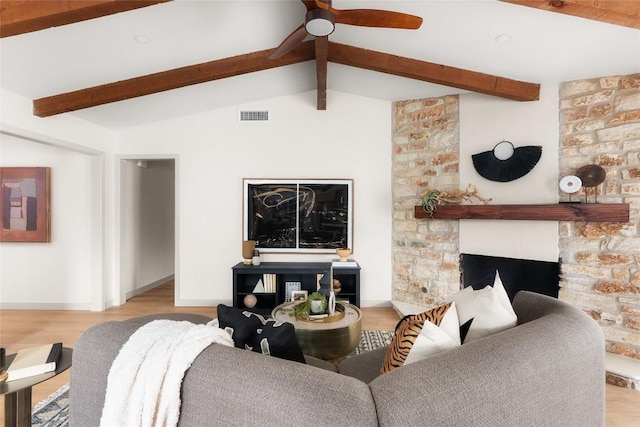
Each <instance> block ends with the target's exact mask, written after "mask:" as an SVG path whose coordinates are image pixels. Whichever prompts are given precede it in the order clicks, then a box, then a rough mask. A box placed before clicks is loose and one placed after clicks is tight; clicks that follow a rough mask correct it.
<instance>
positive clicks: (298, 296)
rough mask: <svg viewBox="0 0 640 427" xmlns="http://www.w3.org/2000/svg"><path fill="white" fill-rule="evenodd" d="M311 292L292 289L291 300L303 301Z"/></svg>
mask: <svg viewBox="0 0 640 427" xmlns="http://www.w3.org/2000/svg"><path fill="white" fill-rule="evenodd" d="M307 295H309V293H308V292H307V291H291V301H293V302H302V301H305V300H306V299H307Z"/></svg>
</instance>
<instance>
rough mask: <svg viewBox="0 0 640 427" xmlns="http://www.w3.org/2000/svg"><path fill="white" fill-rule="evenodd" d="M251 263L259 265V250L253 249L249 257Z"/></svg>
mask: <svg viewBox="0 0 640 427" xmlns="http://www.w3.org/2000/svg"><path fill="white" fill-rule="evenodd" d="M251 263H252V264H253V265H260V251H259V250H257V249H256V250H254V251H253V258H251Z"/></svg>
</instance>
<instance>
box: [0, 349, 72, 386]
mask: <svg viewBox="0 0 640 427" xmlns="http://www.w3.org/2000/svg"><path fill="white" fill-rule="evenodd" d="M61 354H62V343H61V342H58V343H55V344H47V345H41V346H38V347H31V348H25V349H23V350H20V351H19V352H18V353H17V354H16V356H15V357H14V359H13V361H12V362H11V364H10V365H9V367H8V368H7V381H15V380H21V379H23V378H27V377H31V376H34V375H40V374H45V373H47V372H51V371H55V370H56V365H57V363H58V360H59V359H60V355H61Z"/></svg>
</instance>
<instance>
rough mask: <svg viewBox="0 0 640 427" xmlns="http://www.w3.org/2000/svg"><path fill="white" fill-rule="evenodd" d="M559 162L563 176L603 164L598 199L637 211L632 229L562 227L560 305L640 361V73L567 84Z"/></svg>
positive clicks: (607, 225) (564, 224)
mask: <svg viewBox="0 0 640 427" xmlns="http://www.w3.org/2000/svg"><path fill="white" fill-rule="evenodd" d="M559 158H560V164H559V167H560V174H561V175H562V174H565V175H573V174H575V172H576V169H577V168H579V167H580V166H583V165H588V164H597V165H600V166H602V167H603V168H604V169H605V171H606V174H607V176H606V180H605V182H604V184H603V185H602V186H601V187H600V188H599V189H598V201H599V202H609V203H622V202H624V203H629V205H630V208H631V209H630V211H631V217H630V222H629V223H625V224H620V223H580V222H561V223H560V242H559V245H560V258H561V262H562V264H561V283H560V285H561V290H560V299H562V300H565V301H568V302H569V303H571V304H573V305H576V306H579V307H581V308H582V309H583V310H585V311H586V312H587V313H588V314H590V315H591V316H592V317H593V318H594V319H595V320H596V321H598V322H599V323H600V325H601V326H602V329H603V330H604V333H605V339H606V346H607V351H609V352H612V353H617V354H621V355H624V356H628V357H632V358H635V359H639V360H640V233H639V229H640V74H635V75H629V76H614V77H603V78H596V79H588V80H578V81H573V82H567V83H564V84H562V85H561V86H560V155H559ZM591 191H592V192H593V189H591ZM579 194H580V196H581V200H584V192H583V190H581V191H580V193H579ZM591 194H592V195H591V196H590V198H589V201H594V195H593V193H591ZM561 197H562V196H561Z"/></svg>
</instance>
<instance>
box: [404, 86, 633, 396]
mask: <svg viewBox="0 0 640 427" xmlns="http://www.w3.org/2000/svg"><path fill="white" fill-rule="evenodd" d="M552 89H553V96H557V100H556V101H555V102H553V103H551V107H549V106H548V105H549V104H547V107H546V108H547V109H548V110H553V109H555V112H554V111H552V112H554V116H555V122H554V123H555V124H554V123H552V124H553V125H554V126H556V128H555V129H556V130H555V132H553V133H554V134H555V137H554V139H555V140H557V144H555V143H554V144H555V145H549V147H545V149H544V151H543V155H549V152H550V151H551V152H553V151H556V150H557V151H556V152H557V159H558V164H557V169H556V171H555V172H554V173H547V174H546V175H553V176H545V177H544V182H542V181H541V182H539V185H540V188H541V190H540V189H538V188H536V189H534V191H531V192H530V194H529V195H530V196H531V197H535V195H536V193H537V192H538V191H546V192H547V193H551V194H552V196H553V198H554V201H551V202H550V201H545V202H543V203H555V202H557V201H558V200H559V199H560V198H561V197H562V195H561V194H559V193H558V189H557V182H558V180H559V178H560V177H561V176H563V175H566V174H573V173H575V170H576V169H577V168H578V167H580V166H583V165H585V164H598V165H600V166H602V167H603V168H604V169H605V170H606V172H607V178H606V180H605V184H604V185H603V186H602V188H599V189H597V191H598V201H599V202H601V203H628V204H629V205H630V221H629V223H606V222H602V223H600V222H568V221H567V222H558V223H557V234H556V236H555V238H554V240H555V241H553V242H551V243H552V245H553V246H554V250H557V253H553V254H551V253H549V257H548V258H549V259H555V260H560V261H559V263H558V265H559V292H558V298H559V299H561V300H564V301H566V302H568V303H570V304H572V305H575V306H577V307H579V308H581V309H582V310H583V311H585V312H586V313H587V314H589V315H590V316H591V317H593V318H594V319H595V320H596V321H597V322H598V323H599V324H600V325H601V327H602V329H603V331H604V334H605V339H606V348H607V351H608V352H609V353H610V354H616V355H621V356H625V357H626V358H630V359H632V360H636V361H640V233H639V227H640V224H639V221H640V74H636V75H630V76H612V77H604V78H596V79H589V80H580V81H575V82H568V83H563V84H561V85H560V86H559V87H554V88H552ZM467 96H471V97H474V96H475V97H477V96H479V95H461V96H445V97H442V98H435V99H424V100H409V101H400V102H396V103H395V104H394V108H393V123H394V125H393V180H394V182H393V203H394V210H393V299H394V300H396V301H400V302H404V303H408V304H414V305H420V306H425V307H428V306H434V305H438V304H440V303H441V302H443V301H445V300H446V298H447V297H448V296H449V295H451V294H452V293H454V292H457V291H459V290H460V289H461V287H462V283H463V279H462V277H461V273H460V272H461V268H462V270H464V268H463V267H461V260H460V256H461V252H463V251H464V249H465V248H463V250H461V243H460V242H461V235H460V232H461V228H463V229H464V228H465V227H461V226H460V222H459V221H458V220H429V219H420V220H417V219H415V216H414V207H415V206H417V205H419V204H420V199H421V197H422V195H423V194H424V193H425V192H426V190H427V189H439V190H455V189H459V188H464V187H466V186H467V184H468V182H467V181H465V182H460V175H461V168H463V169H462V171H463V172H464V171H465V170H466V169H464V168H467V169H468V168H469V167H472V166H470V163H469V162H468V159H466V158H460V133H461V132H460V128H461V122H462V121H464V120H462V119H461V115H462V116H463V118H465V119H466V118H468V117H469V116H464V114H461V110H462V111H463V112H464V110H465V102H467V99H468V98H466V97H467ZM476 101H477V99H476ZM499 102H509V101H502V100H498V101H496V100H494V99H492V98H491V97H486V103H487V105H488V107H489V108H487V110H490V109H491V107H492V106H493V105H495V104H498V103H499ZM525 104H526V103H525ZM530 108H531V106H527V105H522V104H521V103H512V104H510V105H509V106H505V110H506V109H514V110H518V109H520V110H521V111H522V115H525V116H526V115H527V114H530ZM474 111H475V112H476V113H477V111H478V110H477V109H476V110H474ZM511 119H513V117H511ZM523 120H529V121H536V120H539V121H540V123H541V124H543V125H547V124H548V122H549V117H548V116H546V117H542V118H539V117H535V112H534V114H533V116H531V117H529V116H526V117H525V118H524V119H523ZM512 121H513V120H512ZM486 122H487V126H493V127H494V128H500V129H501V130H502V129H504V130H503V132H504V133H505V134H507V135H506V136H509V134H513V133H517V132H518V129H516V128H514V126H512V123H511V122H507V121H506V120H505V121H502V122H501V121H500V118H499V117H498V118H495V117H493V116H489V114H488V115H487V118H486ZM465 135H467V136H468V135H469V132H467V133H466V134H465ZM526 137H527V136H526V135H521V138H522V139H526ZM539 139H540V138H539ZM470 142H472V141H469V140H468V138H467V139H465V141H463V144H468V143H470ZM549 148H555V149H549ZM551 155H552V156H553V155H555V153H552V154H551ZM465 157H466V156H465ZM466 176H469V174H468V173H467V174H466ZM477 179H478V181H479V180H481V179H482V178H481V177H478V178H477ZM536 184H538V183H536ZM501 188H508V186H507V185H505V186H504V187H501ZM581 191H582V190H581ZM525 192H526V191H525ZM520 193H522V191H520ZM482 195H483V196H485V197H492V196H493V194H482ZM579 196H581V197H582V198H584V194H582V193H580V194H579ZM592 196H593V195H592ZM505 203H506V202H505ZM513 203H522V202H519V201H518V200H515V201H513ZM531 203H538V202H537V201H535V202H531ZM513 222H514V221H502V223H503V224H504V223H513ZM486 223H487V225H486V227H487V229H489V230H490V229H495V230H498V229H499V228H501V227H502V224H499V223H500V221H486ZM505 225H506V224H505ZM482 226H483V227H484V224H483V225H482ZM533 226H535V224H533ZM492 227H493V228H492ZM516 230H517V229H516ZM488 235H491V234H490V233H489V234H488ZM517 237H518V236H514V242H515V241H517ZM545 237H546V238H547V239H548V236H545ZM541 238H542V237H541ZM462 240H464V236H463V239H462ZM510 243H511V242H508V241H507V242H506V243H505V245H506V246H508V245H509V244H510ZM483 244H485V242H483V241H480V242H479V243H478V245H476V246H482V245H483ZM492 244H493V245H494V246H495V242H491V241H489V239H487V242H486V245H487V246H488V247H491V245H492ZM514 246H517V244H516V243H514ZM520 246H526V242H525V243H524V244H523V243H522V242H520ZM547 248H548V247H547ZM547 252H550V251H549V250H547ZM488 254H490V255H496V254H494V253H488ZM481 255H487V253H485V254H481ZM515 255H516V256H515V257H514V258H528V259H536V260H539V258H537V257H520V256H517V255H519V254H515ZM549 259H545V261H548V260H549ZM463 274H464V273H463ZM638 363H640V362H638ZM637 366H640V365H637ZM616 381H617V380H615V379H612V380H611V381H610V382H616ZM620 381H621V382H623V383H625V381H626V383H625V384H620V383H619V384H618V385H626V386H628V387H633V388H639V389H640V379H633V380H625V379H624V378H623V379H620Z"/></svg>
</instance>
